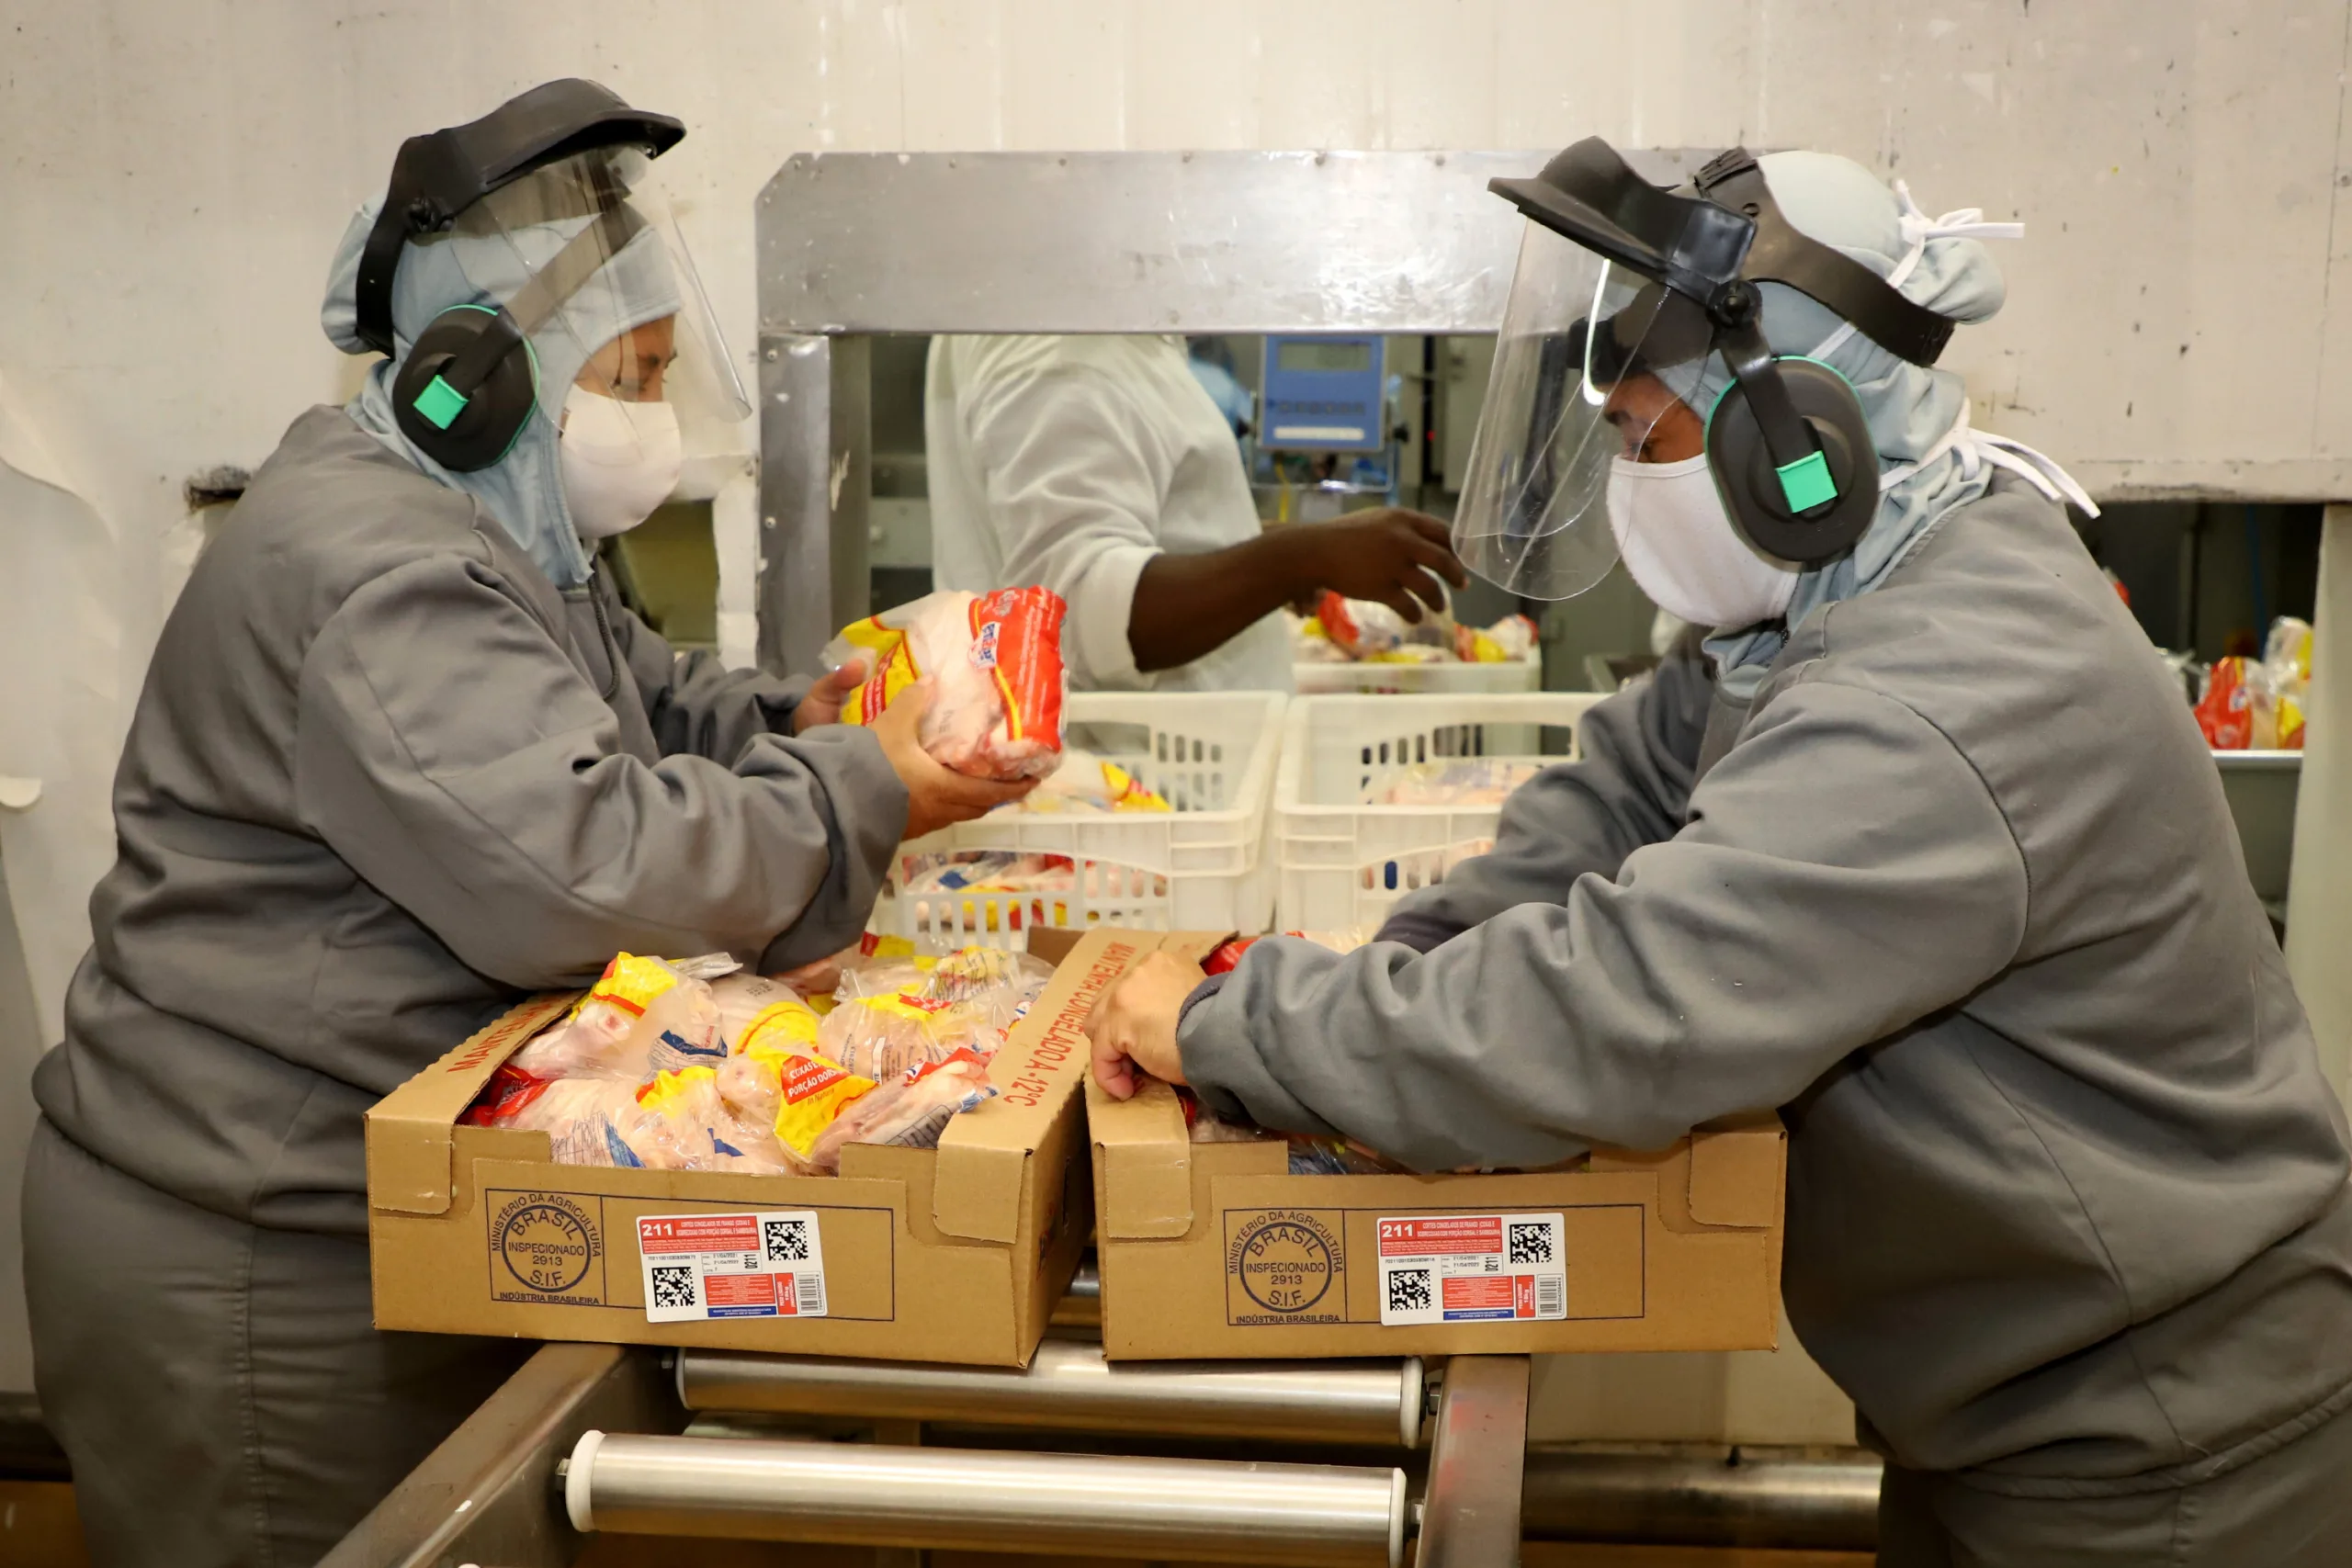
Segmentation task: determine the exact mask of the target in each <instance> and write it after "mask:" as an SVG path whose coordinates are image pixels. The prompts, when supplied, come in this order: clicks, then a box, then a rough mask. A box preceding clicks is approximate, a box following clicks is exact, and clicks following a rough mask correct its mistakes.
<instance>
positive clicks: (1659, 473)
mask: <svg viewBox="0 0 2352 1568" xmlns="http://www.w3.org/2000/svg"><path fill="white" fill-rule="evenodd" d="M1608 505H1609V526H1610V529H1611V532H1613V533H1614V534H1615V535H1616V536H1617V552H1618V554H1619V555H1620V556H1622V557H1623V558H1624V562H1625V570H1627V571H1630V572H1632V573H1633V574H1634V581H1635V582H1636V583H1638V584H1640V585H1641V590H1642V592H1645V593H1646V594H1648V595H1649V596H1650V599H1651V601H1652V602H1653V603H1654V604H1657V607H1658V608H1659V609H1661V610H1664V611H1665V612H1666V613H1667V614H1668V615H1674V616H1677V617H1679V618H1680V619H1682V620H1686V621H1690V622H1691V623H1692V624H1694V625H1697V626H1707V627H1711V628H1713V627H1721V628H1724V629H1730V628H1735V627H1738V626H1754V625H1755V624H1756V623H1757V622H1758V621H1769V620H1771V619H1772V618H1773V617H1775V616H1777V615H1781V614H1782V613H1783V612H1785V611H1786V610H1787V609H1788V607H1789V597H1790V595H1791V594H1792V593H1794V592H1796V588H1797V569H1796V568H1795V567H1794V566H1792V565H1791V564H1790V563H1789V562H1787V561H1784V560H1781V558H1778V557H1776V556H1768V555H1762V554H1759V553H1758V551H1757V549H1756V547H1754V546H1752V545H1750V544H1749V543H1748V542H1747V540H1746V539H1743V538H1741V537H1740V536H1739V531H1738V530H1737V529H1736V528H1735V527H1733V526H1732V521H1731V517H1730V515H1729V514H1728V513H1725V512H1724V498H1723V497H1722V496H1721V495H1720V494H1718V493H1717V492H1716V491H1715V479H1714V476H1713V474H1710V473H1709V472H1707V458H1706V455H1705V454H1704V453H1702V454H1700V455H1699V456H1698V457H1691V458H1689V459H1687V460H1686V461H1683V462H1679V463H1636V462H1634V461H1632V460H1631V459H1629V458H1625V457H1612V458H1611V459H1610V467H1609V499H1608Z"/></svg>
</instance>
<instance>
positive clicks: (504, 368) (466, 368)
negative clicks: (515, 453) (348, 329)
mask: <svg viewBox="0 0 2352 1568" xmlns="http://www.w3.org/2000/svg"><path fill="white" fill-rule="evenodd" d="M537 407H538V367H537V365H536V364H534V363H533V361H532V358H531V346H530V344H529V342H528V341H527V340H526V338H525V337H524V336H523V334H522V333H521V331H520V330H518V329H517V328H516V326H515V321H514V318H513V317H511V316H509V315H508V314H507V313H506V312H505V311H503V310H491V309H490V308H488V307H487V306H482V305H460V306H458V307H456V308H455V309H453V310H444V311H442V312H441V314H440V315H438V316H436V317H435V318H434V319H433V321H432V324H430V325H429V326H427V327H426V328H425V329H424V332H422V333H419V334H418V335H417V339H416V342H415V343H414V344H413V345H411V347H410V349H409V351H408V358H407V359H405V360H403V361H402V362H401V368H400V374H399V375H397V376H395V377H394V378H392V409H393V413H394V417H395V418H397V419H398V421H399V423H400V427H401V434H402V435H405V436H407V437H408V438H409V440H410V442H411V443H413V445H414V446H415V447H416V449H417V450H418V451H420V452H423V453H424V455H425V456H426V457H430V458H432V459H433V460H434V461H435V462H436V463H438V464H440V465H441V466H442V467H443V468H447V469H449V470H451V471H452V472H455V473H460V474H469V473H472V472H473V471H474V470H476V469H477V468H489V467H490V466H491V465H492V463H495V462H497V461H498V460H499V459H500V458H502V457H505V456H506V454H507V453H508V452H510V451H512V450H513V449H514V446H515V438H516V437H517V436H519V435H521V434H523V426H524V425H525V424H526V423H529V421H530V418H531V413H532V411H534V410H535V409H537Z"/></svg>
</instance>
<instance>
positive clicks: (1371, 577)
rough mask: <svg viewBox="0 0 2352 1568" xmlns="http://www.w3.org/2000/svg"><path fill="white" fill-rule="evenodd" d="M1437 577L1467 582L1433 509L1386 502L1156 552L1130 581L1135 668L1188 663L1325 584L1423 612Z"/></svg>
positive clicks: (1432, 600) (1439, 598)
mask: <svg viewBox="0 0 2352 1568" xmlns="http://www.w3.org/2000/svg"><path fill="white" fill-rule="evenodd" d="M1441 577H1442V578H1443V579H1445V581H1448V582H1451V583H1452V584H1453V586H1455V587H1456V588H1460V587H1463V586H1464V584H1466V583H1467V582H1468V581H1469V576H1468V574H1467V573H1466V572H1465V571H1464V570H1463V567H1462V563H1461V562H1460V561H1458V560H1456V559H1454V557H1453V548H1452V547H1451V546H1449V545H1448V544H1447V543H1446V526H1445V525H1444V524H1442V523H1441V522H1439V521H1438V520H1437V519H1436V518H1434V517H1425V516H1423V515H1421V514H1420V513H1418V512H1406V511H1402V510H1399V509H1397V508H1394V507H1383V508H1381V509H1380V510H1378V511H1374V512H1360V513H1355V514H1354V515H1352V516H1348V517H1340V518H1335V519H1333V520H1332V521H1330V522H1328V523H1287V524H1283V525H1280V526H1278V527H1275V528H1272V529H1271V530H1269V531H1268V532H1266V533H1264V534H1261V535H1260V536H1258V537H1257V538H1254V539H1251V540H1249V541H1247V542H1246V543H1243V544H1238V545H1232V546H1228V547H1227V548H1225V549H1221V550H1204V551H1202V552H1200V553H1198V554H1194V555H1157V556H1154V557H1152V558H1151V559H1150V560H1149V561H1148V562H1147V563H1146V564H1145V567H1144V569H1143V572H1142V574H1141V575H1140V576H1139V577H1138V578H1137V579H1136V596H1135V604H1134V607H1133V608H1132V609H1131V610H1130V611H1129V612H1128V616H1127V643H1128V646H1129V647H1130V648H1132V649H1134V652H1135V660H1136V668H1137V669H1139V670H1167V669H1171V668H1173V667H1174V666H1176V665H1179V664H1190V663H1191V662H1192V661H1193V660H1195V659H1198V658H1200V657H1201V656H1202V655H1204V654H1205V653H1208V652H1209V651H1211V650H1212V649H1216V648H1219V647H1222V646H1223V645H1224V644H1225V643H1227V642H1228V641H1230V640H1231V639H1233V638H1234V637H1238V636H1240V635H1241V634H1242V633H1243V632H1245V631H1247V630H1249V629H1250V627H1251V626H1255V625H1256V624H1257V623H1258V622H1260V621H1261V620H1263V619H1264V618H1265V617H1266V616H1268V615H1272V614H1273V613H1274V612H1275V611H1276V610H1279V609H1281V608H1282V607H1283V605H1285V604H1295V603H1296V602H1297V601H1299V600H1301V599H1304V598H1306V597H1308V596H1310V595H1313V594H1317V593H1320V592H1323V591H1324V590H1325V589H1327V588H1328V589H1330V590H1332V591H1333V592H1338V593H1341V594H1344V595H1345V596H1346V597H1348V598H1350V599H1376V600H1378V601H1379V602H1380V603H1382V604H1386V605H1387V606H1389V607H1390V608H1391V609H1393V610H1395V611H1396V612H1397V614H1398V615H1403V616H1404V617H1405V618H1406V619H1407V620H1408V621H1419V619H1420V618H1421V607H1422V606H1423V605H1427V606H1428V607H1429V608H1430V609H1432V610H1435V609H1440V608H1442V607H1443V606H1444V604H1445V594H1444V591H1443V590H1442V589H1441V588H1440V587H1439V586H1438V579H1439V578H1441Z"/></svg>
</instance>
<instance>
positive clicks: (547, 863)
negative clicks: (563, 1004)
mask: <svg viewBox="0 0 2352 1568" xmlns="http://www.w3.org/2000/svg"><path fill="white" fill-rule="evenodd" d="M298 725H299V729H298V735H297V743H296V773H295V784H296V791H297V795H296V799H297V804H298V807H299V809H300V811H301V814H302V817H303V819H304V821H305V823H306V824H307V825H308V826H309V827H310V828H311V830H312V831H314V832H316V833H317V834H318V835H319V836H320V838H321V839H322V840H324V841H325V842H326V843H327V844H328V845H329V847H331V848H332V849H334V852H336V853H337V854H338V855H340V856H341V857H342V858H343V859H344V860H345V861H346V862H348V863H350V865H351V866H352V868H353V869H354V870H355V871H356V872H357V873H358V874H360V875H361V876H364V877H366V878H367V879H368V882H369V883H371V884H372V885H373V886H376V887H377V888H378V889H379V890H380V891H381V892H382V893H383V894H384V896H385V897H388V898H390V899H391V900H392V901H393V902H394V903H396V904H398V905H399V906H400V907H401V908H402V909H404V910H405V911H407V913H408V914H409V915H410V916H412V917H413V918H414V919H416V920H417V921H418V922H419V923H420V924H422V925H423V926H424V928H425V929H426V930H428V931H432V932H433V933H434V935H435V936H436V937H437V938H439V939H440V941H441V942H444V943H445V944H447V947H448V948H449V950H450V951H451V952H452V953H455V954H456V955H457V956H458V959H459V960H460V961H461V962H463V963H464V964H466V965H467V966H468V967H469V968H471V969H474V970H476V971H478V972H480V973H481V974H484V975H488V976H492V978H494V979H497V980H501V981H503V982H504V983H506V984H508V985H511V986H516V987H554V986H560V985H564V984H569V983H571V982H574V981H577V980H579V979H581V978H582V977H583V976H593V975H594V974H595V973H596V971H597V970H598V969H599V968H600V967H601V966H602V965H603V964H605V961H606V960H607V959H609V958H611V956H612V955H613V954H614V953H616V952H620V951H623V950H627V951H628V952H633V953H672V954H679V953H707V952H712V951H714V950H718V951H726V952H730V953H738V954H743V955H759V954H762V953H763V952H764V956H765V963H766V964H767V965H768V966H769V967H771V968H776V969H781V968H788V967H790V966H792V965H794V964H801V963H806V962H808V961H809V960H811V959H814V958H818V957H821V956H822V955H824V954H825V953H833V952H837V951H839V950H840V949H841V948H842V946H844V945H846V944H847V943H848V942H852V941H854V940H855V938H856V936H857V933H858V931H860V930H861V929H863V927H864V924H865V918H866V915H867V913H868V912H869V910H870V909H871V908H872V907H873V903H874V897H875V895H876V892H877V891H878V890H879V888H880V886H881V880H882V876H883V874H884V873H885V871H886V870H887V868H888V864H889V860H890V856H891V854H892V852H894V851H895V849H896V848H897V846H898V842H899V838H900V836H901V830H902V829H903V828H904V827H905V825H906V822H907V815H908V803H909V796H908V789H907V786H906V785H905V784H902V783H901V782H900V776H899V773H898V772H897V771H896V770H895V769H894V767H893V764H892V761H891V760H890V759H889V758H888V756H886V754H885V750H884V747H883V744H882V742H881V741H880V740H879V739H877V738H876V735H875V733H874V732H873V731H872V730H870V729H866V728H854V727H850V726H838V725H836V726H827V727H824V728H820V729H815V730H812V731H810V732H809V734H807V735H803V736H800V737H797V738H788V737H786V736H784V735H781V734H777V733H761V734H757V735H753V736H752V737H750V738H749V739H747V740H746V742H745V744H744V745H743V747H742V748H741V754H740V756H738V757H737V758H735V759H734V760H733V761H732V764H731V766H728V765H722V764H720V763H718V762H716V761H709V760H707V759H706V758H704V757H702V756H698V755H694V754H691V753H687V754H681V755H677V756H673V757H666V758H664V759H663V760H662V761H661V762H660V763H658V764H656V765H655V766H652V767H648V766H646V765H645V764H644V763H642V762H640V761H637V760H636V759H635V758H633V757H630V756H628V754H627V753H625V752H623V751H621V750H619V746H618V736H617V727H616V724H615V722H614V719H613V716H612V713H611V710H610V709H608V708H607V707H605V704H604V702H603V700H602V699H601V698H600V697H599V696H598V695H597V694H596V692H595V691H594V689H593V688H592V687H591V685H590V684H589V682H587V681H585V680H584V679H583V678H582V676H581V674H580V672H579V671H578V670H577V669H575V668H574V667H573V665H572V664H571V660H569V659H568V658H567V657H566V656H565V654H564V652H563V650H562V649H560V647H559V646H558V645H557V644H556V642H555V641H554V639H553V638H552V637H550V636H549V635H548V631H547V630H546V628H545V627H544V626H541V625H540V623H539V622H538V621H537V619H535V618H534V617H533V615H531V614H530V613H529V611H527V610H526V608H524V606H523V604H522V603H521V602H520V599H519V597H518V596H517V595H515V594H514V593H512V592H510V591H509V590H508V589H507V588H506V587H505V585H504V584H503V583H502V582H501V581H499V580H498V579H497V577H496V576H495V574H493V573H491V572H489V571H488V570H485V569H483V568H482V567H481V565H480V564H479V563H472V562H468V561H464V560H461V559H458V558H455V557H447V556H438V557H433V558H427V559H424V560H420V561H417V562H414V563H412V564H411V565H408V566H405V567H401V568H400V569H398V570H394V571H391V572H389V573H387V574H385V575H384V576H382V577H379V578H377V579H375V580H374V581H370V582H368V584H367V585H366V586H364V587H363V588H361V589H360V590H359V591H358V592H356V593H354V594H353V595H352V596H351V597H350V598H349V599H348V600H346V601H345V604H343V606H342V607H341V608H340V609H339V610H338V611H337V612H336V613H335V614H334V616H333V617H332V618H330V619H329V620H328V621H327V623H326V625H325V626H324V627H323V628H322V630H321V632H320V634H319V636H318V637H317V638H316V639H315V641H314V642H313V643H312V645H311V651H310V654H309V657H308V658H307V659H306V660H305V661H304V664H303V667H302V671H301V674H300V712H299V718H298Z"/></svg>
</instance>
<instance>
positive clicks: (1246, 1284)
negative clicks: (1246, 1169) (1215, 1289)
mask: <svg viewBox="0 0 2352 1568" xmlns="http://www.w3.org/2000/svg"><path fill="white" fill-rule="evenodd" d="M1341 1228H1342V1219H1341V1215H1340V1213H1338V1212H1337V1211H1318V1210H1308V1209H1246V1210H1227V1212H1226V1215H1225V1237H1226V1242H1225V1305H1226V1311H1225V1320H1226V1322H1227V1323H1228V1324H1234V1325H1245V1324H1246V1325H1259V1324H1274V1323H1326V1324H1329V1323H1344V1322H1346V1321H1347V1311H1346V1303H1347V1299H1348V1292H1347V1250H1346V1248H1345V1247H1343V1246H1342V1245H1341V1243H1340V1232H1341Z"/></svg>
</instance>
